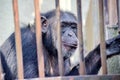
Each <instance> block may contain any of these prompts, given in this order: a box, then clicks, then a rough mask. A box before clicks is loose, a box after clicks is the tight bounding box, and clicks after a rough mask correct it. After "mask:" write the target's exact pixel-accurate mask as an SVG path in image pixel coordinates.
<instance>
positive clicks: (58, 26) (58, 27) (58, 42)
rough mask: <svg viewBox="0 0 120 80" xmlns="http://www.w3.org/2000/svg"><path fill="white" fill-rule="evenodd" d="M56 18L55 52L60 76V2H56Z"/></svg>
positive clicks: (61, 57)
mask: <svg viewBox="0 0 120 80" xmlns="http://www.w3.org/2000/svg"><path fill="white" fill-rule="evenodd" d="M55 2H56V18H57V21H58V22H57V39H58V40H57V50H58V63H59V74H60V76H63V75H64V67H63V65H64V64H63V55H62V52H61V51H62V49H61V27H60V2H59V0H56V1H55Z"/></svg>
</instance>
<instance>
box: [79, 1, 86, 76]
mask: <svg viewBox="0 0 120 80" xmlns="http://www.w3.org/2000/svg"><path fill="white" fill-rule="evenodd" d="M81 11H82V9H81V0H77V16H78V27H77V36H78V40H79V45H78V48H79V50H78V53H79V54H80V69H79V73H80V75H84V74H85V60H84V51H83V33H82V12H81Z"/></svg>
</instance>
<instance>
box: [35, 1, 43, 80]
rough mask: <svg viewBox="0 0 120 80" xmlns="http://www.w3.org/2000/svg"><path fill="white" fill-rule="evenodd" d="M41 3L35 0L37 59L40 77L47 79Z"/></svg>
mask: <svg viewBox="0 0 120 80" xmlns="http://www.w3.org/2000/svg"><path fill="white" fill-rule="evenodd" d="M39 1H40V0H34V6H35V25H36V44H37V58H38V70H39V77H41V78H42V77H45V73H44V71H45V70H44V55H43V51H42V28H41V15H40V8H39Z"/></svg>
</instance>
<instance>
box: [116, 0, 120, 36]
mask: <svg viewBox="0 0 120 80" xmlns="http://www.w3.org/2000/svg"><path fill="white" fill-rule="evenodd" d="M117 14H118V31H119V34H120V0H117Z"/></svg>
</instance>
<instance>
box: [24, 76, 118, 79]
mask: <svg viewBox="0 0 120 80" xmlns="http://www.w3.org/2000/svg"><path fill="white" fill-rule="evenodd" d="M26 80H27V79H26ZM30 80H120V75H84V76H83V75H82V76H67V77H66V76H63V77H47V78H34V79H30Z"/></svg>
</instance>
